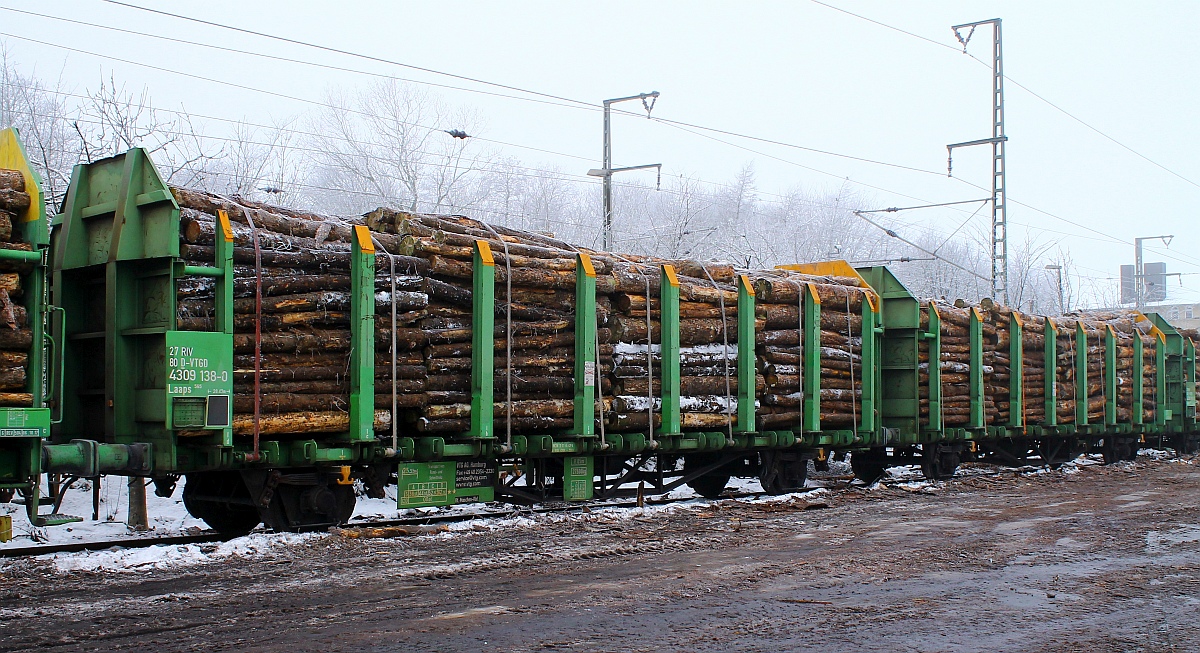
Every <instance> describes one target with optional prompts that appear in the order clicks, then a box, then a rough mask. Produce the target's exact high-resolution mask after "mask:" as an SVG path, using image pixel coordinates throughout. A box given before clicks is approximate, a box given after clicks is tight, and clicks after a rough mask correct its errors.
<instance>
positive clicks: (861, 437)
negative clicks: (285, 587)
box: [0, 132, 1200, 534]
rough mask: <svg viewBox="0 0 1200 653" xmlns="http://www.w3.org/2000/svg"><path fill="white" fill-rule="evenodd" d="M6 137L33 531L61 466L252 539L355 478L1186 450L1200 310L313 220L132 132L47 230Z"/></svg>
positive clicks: (867, 468)
mask: <svg viewBox="0 0 1200 653" xmlns="http://www.w3.org/2000/svg"><path fill="white" fill-rule="evenodd" d="M5 138H6V139H7V140H4V141H0V144H3V147H4V148H6V149H3V150H0V168H4V169H16V170H18V171H20V172H21V174H20V175H19V176H20V178H21V179H20V181H21V182H23V186H22V187H23V188H24V190H20V191H18V190H16V189H17V187H18V186H19V185H21V184H19V183H17V182H16V181H5V180H7V179H13V180H15V179H16V176H14V175H12V174H11V173H8V172H5V171H4V170H0V208H2V209H3V211H0V218H3V219H7V220H8V221H9V223H11V225H12V227H11V229H10V230H9V231H8V233H10V234H11V235H9V237H8V238H7V240H6V239H5V238H4V235H5V232H6V230H5V228H4V220H3V219H0V287H2V289H0V321H4V322H5V324H4V325H0V362H2V363H3V364H2V365H0V386H2V387H0V421H4V423H5V424H7V425H9V427H10V429H9V430H0V488H8V489H12V490H19V491H21V492H22V493H23V494H24V495H26V497H27V499H28V500H27V502H26V504H27V506H28V507H29V514H30V519H31V520H33V521H34V522H35V523H39V524H48V523H55V522H59V521H62V520H64V519H65V518H63V517H60V516H57V515H54V514H49V515H47V514H43V513H42V512H41V511H40V510H39V508H38V506H39V496H38V487H39V483H38V480H39V478H40V477H41V475H42V474H47V473H51V474H59V475H68V476H74V477H80V478H90V477H97V476H100V475H103V474H115V475H126V476H133V477H143V478H146V479H149V480H151V481H153V483H154V485H155V488H156V491H158V492H159V493H160V494H162V495H169V494H171V493H173V492H174V491H175V488H176V484H177V482H178V481H180V480H181V479H183V480H184V484H183V489H182V493H183V500H184V502H185V504H186V506H187V508H188V510H189V511H190V512H191V513H192V514H193V515H195V516H197V517H199V518H201V519H203V520H204V521H206V522H207V523H208V524H209V525H211V526H212V527H213V528H215V529H217V530H220V531H222V532H225V533H229V534H238V533H244V532H247V531H249V530H250V529H252V528H254V527H255V526H257V525H258V524H259V523H262V522H265V523H266V524H267V525H268V526H270V527H271V528H273V529H277V530H299V529H311V528H322V527H327V526H330V525H334V524H338V523H341V522H344V521H346V520H347V519H348V518H349V517H350V515H351V513H352V511H353V507H354V503H355V486H356V484H357V485H360V486H361V487H362V488H363V489H364V491H365V492H366V493H367V494H368V495H371V496H374V497H381V496H383V494H384V490H385V488H386V487H387V486H389V485H393V484H394V485H396V487H397V504H398V506H399V507H401V508H406V507H421V506H442V505H451V504H456V503H464V502H486V501H512V502H536V501H546V500H558V501H587V500H593V499H603V498H610V497H615V496H619V495H623V494H626V493H630V492H636V491H638V489H637V488H639V487H642V488H648V489H647V490H646V491H648V492H650V493H652V494H658V493H663V492H667V491H669V490H671V489H673V488H676V487H679V486H681V485H684V484H686V485H688V486H690V487H692V488H693V489H695V490H696V491H697V492H698V493H700V494H701V495H704V496H710V497H715V496H718V495H720V494H721V492H722V491H723V490H724V489H725V487H726V485H727V483H728V482H729V480H730V478H731V477H733V476H740V477H757V478H758V479H759V480H760V481H761V483H762V486H763V488H764V490H766V491H767V492H771V493H786V492H791V491H795V490H798V489H800V488H802V487H803V486H804V483H805V479H806V476H807V470H808V468H809V465H810V461H815V463H816V464H818V465H823V464H825V463H826V462H827V461H828V460H829V459H830V458H831V457H833V456H840V455H844V454H846V453H849V454H850V460H851V465H852V467H853V469H854V472H855V474H856V475H858V476H859V477H860V478H862V479H863V480H864V481H867V482H873V481H875V480H876V479H878V478H879V477H880V476H881V475H882V474H883V473H884V471H885V469H886V468H887V467H888V466H892V465H903V464H919V465H920V466H921V467H922V469H923V471H924V473H925V474H926V475H927V476H928V477H930V478H937V479H941V478H948V477H950V476H951V475H953V473H954V470H955V468H956V467H957V466H958V465H959V464H960V463H961V462H962V461H964V460H987V461H995V462H999V463H1002V464H1012V465H1024V464H1029V463H1030V462H1033V463H1035V464H1047V465H1058V464H1061V463H1063V462H1065V461H1067V460H1070V459H1071V458H1073V457H1075V456H1076V455H1078V454H1080V453H1084V452H1092V451H1096V452H1100V453H1103V454H1104V456H1105V458H1106V460H1107V461H1116V460H1121V459H1127V458H1129V457H1131V456H1132V455H1134V454H1136V451H1137V448H1138V447H1139V446H1143V445H1145V446H1161V447H1168V446H1169V447H1172V448H1175V449H1177V450H1181V451H1189V452H1190V451H1194V450H1195V449H1196V445H1197V434H1198V433H1200V431H1198V429H1197V427H1196V422H1195V384H1196V373H1195V367H1196V365H1195V344H1194V337H1195V334H1191V333H1185V332H1181V331H1180V330H1178V329H1175V328H1173V327H1172V326H1171V325H1170V324H1169V323H1168V322H1167V321H1166V320H1164V319H1163V318H1162V317H1161V316H1159V315H1155V314H1145V315H1143V314H1140V313H1137V312H1132V311H1122V312H1110V313H1104V314H1078V315H1068V316H1060V317H1048V316H1037V315H1030V314H1025V313H1022V312H1020V311H1017V310H1014V309H1010V308H1008V307H1003V306H998V305H995V304H993V303H991V302H989V301H986V300H985V301H983V302H980V303H979V304H976V305H970V304H967V303H964V302H956V303H953V304H951V303H947V302H944V301H926V300H922V299H920V298H917V297H914V296H913V295H912V294H911V293H909V292H908V291H907V290H906V289H905V288H904V286H903V285H902V284H901V283H900V282H899V281H898V280H897V279H896V277H895V276H894V275H892V274H891V272H890V271H889V270H888V269H887V268H885V267H867V268H854V267H852V266H850V265H849V264H847V263H846V262H844V261H832V262H824V263H815V264H800V265H786V266H781V267H779V268H775V269H770V270H743V269H735V268H734V267H733V266H730V265H728V264H722V263H706V262H700V261H691V260H663V259H656V258H652V257H645V256H634V255H623V254H619V253H613V252H601V251H593V250H589V249H586V248H581V247H575V246H573V245H571V244H570V243H566V242H562V241H560V240H557V239H555V238H553V237H552V236H549V235H545V234H539V233H529V232H522V231H517V230H513V229H509V228H505V227H501V226H497V225H489V224H485V223H483V222H479V221H477V220H473V219H471V218H469V217H465V216H435V215H423V214H414V213H408V212H403V211H396V210H393V209H389V208H380V209H377V210H375V211H372V212H370V213H368V214H367V215H365V216H360V217H353V218H336V217H331V216H322V215H317V214H313V213H308V212H304V211H297V210H294V209H288V208H284V207H279V206H272V205H267V204H263V203H259V202H254V201H250V200H247V199H244V198H238V197H224V196H220V195H215V194H211V193H206V192H202V191H198V190H195V189H185V188H172V187H170V186H168V185H167V184H166V183H164V181H163V179H162V177H161V175H159V173H158V172H157V170H156V169H155V168H154V165H153V163H152V162H151V161H150V159H149V157H148V156H147V154H146V153H145V152H144V151H142V150H139V149H133V150H130V151H128V152H126V153H125V154H122V155H120V156H116V157H113V158H109V159H105V160H101V161H96V162H94V163H90V164H87V165H81V166H78V167H77V168H76V169H75V171H74V175H73V177H72V180H71V185H70V189H69V191H68V193H67V197H66V200H65V202H64V203H63V205H62V207H61V211H60V212H59V213H58V215H55V216H52V217H51V218H50V219H49V221H48V222H49V225H50V227H51V229H50V233H49V237H48V238H47V237H46V233H45V225H46V224H47V221H46V219H45V217H44V216H43V215H41V214H40V213H38V212H37V210H38V209H37V207H40V206H41V202H40V201H34V200H33V199H31V200H30V202H29V204H28V207H33V208H32V209H30V208H25V209H19V210H18V212H17V213H13V210H12V209H9V208H5V207H8V206H26V205H25V204H21V202H23V201H24V200H21V201H18V202H17V203H16V204H12V201H11V200H10V199H9V198H11V197H13V196H15V194H16V193H25V194H26V195H29V196H30V197H31V198H36V197H37V195H36V193H37V180H36V178H35V177H34V176H32V175H31V173H30V171H29V169H28V165H26V164H23V163H22V161H23V159H22V158H21V156H20V153H19V143H18V141H17V140H16V136H15V134H14V133H12V132H8V133H7V135H6V137H5ZM4 184H7V185H4ZM10 191H11V192H10ZM3 202H9V204H4V203H3ZM30 210H32V211H33V213H29V211H30ZM20 211H25V212H24V213H21V212H20ZM5 212H7V213H5ZM5 292H7V293H8V295H7V298H6V297H5V296H4V293H5ZM4 366H7V367H4ZM18 368H19V369H20V370H21V371H20V372H19V373H18V372H17V371H14V370H17V369H18ZM4 393H8V394H4ZM14 424H20V426H19V427H14V426H13V425H14ZM14 429H15V430H14Z"/></svg>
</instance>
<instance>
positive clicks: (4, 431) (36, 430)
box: [0, 408, 50, 438]
mask: <svg viewBox="0 0 1200 653" xmlns="http://www.w3.org/2000/svg"><path fill="white" fill-rule="evenodd" d="M49 436H50V409H49V408H0V438H45V437H49Z"/></svg>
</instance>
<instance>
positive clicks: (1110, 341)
mask: <svg viewBox="0 0 1200 653" xmlns="http://www.w3.org/2000/svg"><path fill="white" fill-rule="evenodd" d="M1104 423H1105V424H1106V425H1108V426H1112V425H1114V424H1116V423H1117V336H1116V333H1115V332H1113V328H1112V327H1111V326H1109V327H1107V328H1106V329H1105V330H1104Z"/></svg>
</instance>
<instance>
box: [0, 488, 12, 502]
mask: <svg viewBox="0 0 1200 653" xmlns="http://www.w3.org/2000/svg"><path fill="white" fill-rule="evenodd" d="M12 499H13V491H12V490H11V489H9V490H0V503H9V502H10V501H12Z"/></svg>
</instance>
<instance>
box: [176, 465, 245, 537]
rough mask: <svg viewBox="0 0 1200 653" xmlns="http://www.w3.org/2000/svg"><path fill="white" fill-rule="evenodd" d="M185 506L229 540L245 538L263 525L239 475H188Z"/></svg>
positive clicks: (213, 473)
mask: <svg viewBox="0 0 1200 653" xmlns="http://www.w3.org/2000/svg"><path fill="white" fill-rule="evenodd" d="M183 505H184V507H185V508H187V511H188V512H189V513H191V515H192V516H193V517H196V518H199V519H202V520H204V523H206V524H208V525H209V526H210V527H211V528H212V529H213V530H215V531H217V532H218V533H220V534H221V535H225V536H227V537H241V536H242V535H245V534H246V533H249V532H250V531H252V530H254V527H255V526H258V525H259V524H260V523H262V517H261V516H260V515H259V513H258V509H257V508H255V507H254V506H252V505H250V493H249V492H248V491H247V490H246V484H245V483H243V482H242V476H241V474H238V473H237V472H206V473H201V474H188V475H187V480H186V481H185V482H184V486H183Z"/></svg>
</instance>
